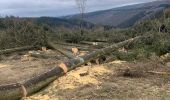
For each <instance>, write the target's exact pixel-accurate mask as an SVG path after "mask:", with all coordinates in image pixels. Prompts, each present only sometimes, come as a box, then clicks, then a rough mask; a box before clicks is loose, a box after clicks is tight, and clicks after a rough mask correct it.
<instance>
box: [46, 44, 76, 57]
mask: <svg viewBox="0 0 170 100" xmlns="http://www.w3.org/2000/svg"><path fill="white" fill-rule="evenodd" d="M48 46H49V47H51V48H53V49H55V50H57V51H58V52H60V53H61V54H63V55H64V56H66V57H68V58H69V59H73V58H75V56H73V55H72V54H71V53H69V52H67V51H65V50H63V49H62V48H61V47H60V46H58V45H56V44H54V43H52V42H48Z"/></svg>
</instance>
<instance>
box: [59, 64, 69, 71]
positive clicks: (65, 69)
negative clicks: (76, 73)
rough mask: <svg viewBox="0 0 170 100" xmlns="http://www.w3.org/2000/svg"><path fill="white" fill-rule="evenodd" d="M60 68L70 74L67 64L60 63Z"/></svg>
mask: <svg viewBox="0 0 170 100" xmlns="http://www.w3.org/2000/svg"><path fill="white" fill-rule="evenodd" d="M59 67H60V68H62V69H63V71H64V73H67V72H68V68H67V66H66V64H64V63H60V64H59Z"/></svg>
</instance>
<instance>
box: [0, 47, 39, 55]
mask: <svg viewBox="0 0 170 100" xmlns="http://www.w3.org/2000/svg"><path fill="white" fill-rule="evenodd" d="M34 48H36V47H35V46H25V47H18V48H12V49H6V50H0V54H9V53H13V52H18V51H25V50H31V49H34Z"/></svg>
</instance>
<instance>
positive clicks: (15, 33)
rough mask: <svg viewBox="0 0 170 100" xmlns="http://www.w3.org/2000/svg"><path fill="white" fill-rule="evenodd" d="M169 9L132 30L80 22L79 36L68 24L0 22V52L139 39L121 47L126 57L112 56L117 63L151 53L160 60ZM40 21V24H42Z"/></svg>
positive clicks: (169, 43)
mask: <svg viewBox="0 0 170 100" xmlns="http://www.w3.org/2000/svg"><path fill="white" fill-rule="evenodd" d="M169 11H170V10H169V9H166V10H165V14H164V16H161V17H160V18H155V19H152V20H144V21H141V22H138V23H136V24H135V25H134V26H133V27H132V28H126V29H118V28H111V27H108V26H97V25H93V24H91V23H88V22H86V23H85V22H84V26H85V27H84V30H83V34H80V33H81V32H80V31H81V29H80V28H79V25H80V24H74V23H79V22H78V21H77V22H76V21H75V22H73V21H72V22H71V23H72V24H74V25H73V26H72V27H71V26H70V24H68V23H70V22H68V21H66V20H64V23H63V24H62V25H59V24H53V23H54V21H56V23H57V22H59V23H61V22H62V21H63V20H59V19H55V18H53V19H51V20H49V19H50V18H39V19H34V18H33V19H31V18H30V19H29V18H14V17H6V18H1V19H0V32H1V34H0V48H1V49H6V48H13V47H20V46H28V45H37V46H44V45H46V43H47V40H50V41H60V42H61V41H63V42H69V43H80V42H81V41H96V40H105V41H107V42H108V43H110V44H113V43H118V42H121V41H124V40H127V39H129V38H132V37H135V36H139V35H142V36H143V38H142V39H140V40H138V41H136V42H135V43H132V44H130V45H127V46H125V48H126V49H127V50H128V51H129V52H130V53H128V54H127V53H120V52H114V53H113V54H114V55H116V56H117V58H118V59H123V60H135V59H141V58H149V57H150V56H151V55H152V54H153V53H155V54H156V55H158V56H160V55H163V54H166V53H167V52H169V51H170V15H169ZM42 20H44V23H43V21H42ZM163 24H164V25H165V28H166V30H167V32H159V28H160V26H161V25H163Z"/></svg>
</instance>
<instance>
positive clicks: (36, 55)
mask: <svg viewBox="0 0 170 100" xmlns="http://www.w3.org/2000/svg"><path fill="white" fill-rule="evenodd" d="M29 55H30V56H32V57H35V58H42V59H48V58H53V59H59V60H60V59H61V58H60V57H58V56H56V55H49V54H45V53H40V52H36V51H32V52H29Z"/></svg>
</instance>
